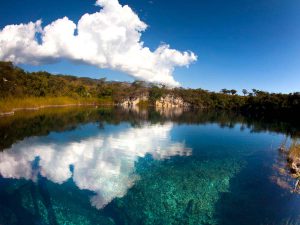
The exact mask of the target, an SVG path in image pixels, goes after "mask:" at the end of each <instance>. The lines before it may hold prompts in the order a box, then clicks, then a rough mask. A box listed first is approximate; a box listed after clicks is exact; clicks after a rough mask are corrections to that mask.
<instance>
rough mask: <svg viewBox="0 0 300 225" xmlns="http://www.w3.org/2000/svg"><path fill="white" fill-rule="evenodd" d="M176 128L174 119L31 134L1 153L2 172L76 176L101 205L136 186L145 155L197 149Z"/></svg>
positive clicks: (9, 175) (60, 179) (30, 177)
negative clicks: (175, 137)
mask: <svg viewBox="0 0 300 225" xmlns="http://www.w3.org/2000/svg"><path fill="white" fill-rule="evenodd" d="M92 126H95V127H96V124H94V125H92ZM172 127H173V125H172V123H166V124H156V125H150V124H148V123H146V124H144V125H142V126H140V127H137V128H134V127H124V128H122V129H121V130H114V129H110V130H105V132H101V131H100V130H99V129H92V130H93V133H92V134H89V135H87V132H91V129H90V127H88V126H86V127H85V126H83V127H81V128H78V129H76V130H74V131H69V132H64V133H59V135H51V134H50V135H49V136H47V137H31V138H28V139H25V140H24V141H22V142H19V143H17V144H14V145H13V146H12V147H11V148H10V149H7V150H5V151H4V152H0V175H1V176H2V177H4V178H15V179H20V178H24V179H27V180H32V181H36V180H37V178H38V175H41V176H43V177H46V178H47V179H49V180H51V181H52V182H55V183H58V184H62V183H63V182H66V181H67V180H68V179H70V178H72V179H73V181H74V183H75V184H76V185H77V186H78V188H80V189H86V190H90V191H93V192H95V193H96V194H95V195H94V196H92V197H91V199H90V200H91V204H92V205H93V206H95V207H96V208H98V209H101V208H103V207H104V206H105V205H107V204H108V203H109V202H111V201H112V200H113V199H114V198H116V197H123V196H124V195H125V194H126V192H127V190H128V189H129V188H131V187H132V186H133V185H134V182H135V181H136V180H137V179H138V176H137V175H136V174H135V162H136V161H137V160H138V158H139V157H144V156H145V155H147V154H151V155H152V157H153V158H154V159H156V160H163V159H168V158H170V157H172V156H176V155H180V156H189V155H191V154H192V150H191V149H190V148H186V147H185V144H184V143H182V142H175V141H172V140H171V136H170V131H171V130H172ZM52 134H53V133H52ZM58 138H59V140H57V139H58ZM62 140H63V141H62ZM34 162H37V163H34ZM34 164H35V165H34ZM71 167H72V168H73V169H72V170H71V169H70V168H71Z"/></svg>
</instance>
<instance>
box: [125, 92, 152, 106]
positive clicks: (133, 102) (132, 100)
mask: <svg viewBox="0 0 300 225" xmlns="http://www.w3.org/2000/svg"><path fill="white" fill-rule="evenodd" d="M148 99H149V95H147V94H144V95H138V96H134V97H129V98H126V99H124V100H123V101H122V102H121V103H120V104H119V105H121V106H123V107H134V106H137V105H138V104H139V103H140V102H142V101H148Z"/></svg>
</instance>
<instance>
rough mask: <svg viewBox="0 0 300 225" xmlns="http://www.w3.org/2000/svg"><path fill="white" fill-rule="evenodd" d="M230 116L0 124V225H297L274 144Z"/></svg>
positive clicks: (274, 129) (284, 136) (174, 113)
mask: <svg viewBox="0 0 300 225" xmlns="http://www.w3.org/2000/svg"><path fill="white" fill-rule="evenodd" d="M299 133H300V130H299V127H297V126H295V124H293V123H288V122H282V121H276V120H271V119H268V120H267V119H254V118H249V117H244V116H242V115H240V114H238V113H234V112H221V111H220V112H219V111H214V112H209V111H184V110H180V109H174V110H158V111H156V110H153V109H136V108H134V109H119V108H59V109H44V110H40V111H33V112H27V111H26V112H24V111H22V112H17V113H16V114H15V115H14V116H10V117H2V118H0V149H1V151H0V224H1V225H6V224H22V225H23V224H30V225H33V224H51V225H52V224H67V225H69V224H100V225H142V224H147V225H152V224H153V225H154V224H157V225H171V224H172V225H175V224H178V225H179V224H180V225H183V224H195V225H196V224H197V225H199V224H228V225H229V224H230V225H234V224H237V225H241V224H251V225H253V224H299V223H300V197H299V195H298V194H297V193H294V192H293V191H292V190H293V187H294V185H295V182H296V181H295V180H294V179H292V178H291V177H290V176H289V174H288V173H284V172H282V171H283V170H284V169H286V168H285V162H286V160H285V159H284V158H283V157H282V155H281V153H280V151H278V148H279V146H281V144H282V143H290V142H292V141H293V140H295V138H296V137H297V135H299Z"/></svg>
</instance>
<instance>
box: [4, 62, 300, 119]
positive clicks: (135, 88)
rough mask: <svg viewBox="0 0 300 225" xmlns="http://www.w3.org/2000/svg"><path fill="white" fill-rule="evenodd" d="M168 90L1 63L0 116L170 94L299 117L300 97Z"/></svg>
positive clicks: (200, 104) (201, 104) (198, 104)
mask: <svg viewBox="0 0 300 225" xmlns="http://www.w3.org/2000/svg"><path fill="white" fill-rule="evenodd" d="M242 92H243V96H241V95H237V91H236V90H227V89H222V90H221V91H220V92H219V93H216V92H210V91H206V90H203V89H200V88H199V89H184V88H175V89H168V88H166V87H164V86H162V85H154V84H147V83H145V82H142V81H135V82H133V83H127V82H114V81H106V79H105V78H101V79H91V78H78V77H75V76H70V75H52V74H50V73H48V72H32V73H29V72H25V71H24V70H22V69H21V68H19V67H16V66H14V65H13V63H11V62H0V112H1V111H2V112H3V111H9V110H11V109H12V108H18V107H34V106H40V105H47V104H48V105H56V104H59V105H61V104H82V103H83V104H87V103H95V104H111V105H112V104H116V103H119V102H122V101H123V100H124V99H128V98H135V97H137V96H140V95H145V94H146V95H148V96H149V105H151V104H153V103H154V102H155V100H157V99H159V98H161V97H162V96H166V95H167V94H170V95H173V96H178V97H181V98H182V99H183V100H184V101H185V102H187V103H189V104H190V105H191V107H193V108H206V109H230V110H239V111H242V112H246V113H251V114H252V115H262V114H263V115H265V114H272V115H274V114H278V115H293V116H295V115H300V93H299V92H297V93H291V94H278V93H268V92H264V91H259V90H256V89H253V90H252V91H247V90H245V89H243V90H242Z"/></svg>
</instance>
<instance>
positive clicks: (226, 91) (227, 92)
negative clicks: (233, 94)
mask: <svg viewBox="0 0 300 225" xmlns="http://www.w3.org/2000/svg"><path fill="white" fill-rule="evenodd" d="M221 93H223V94H229V93H230V91H229V90H227V89H226V88H223V89H222V90H221Z"/></svg>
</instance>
